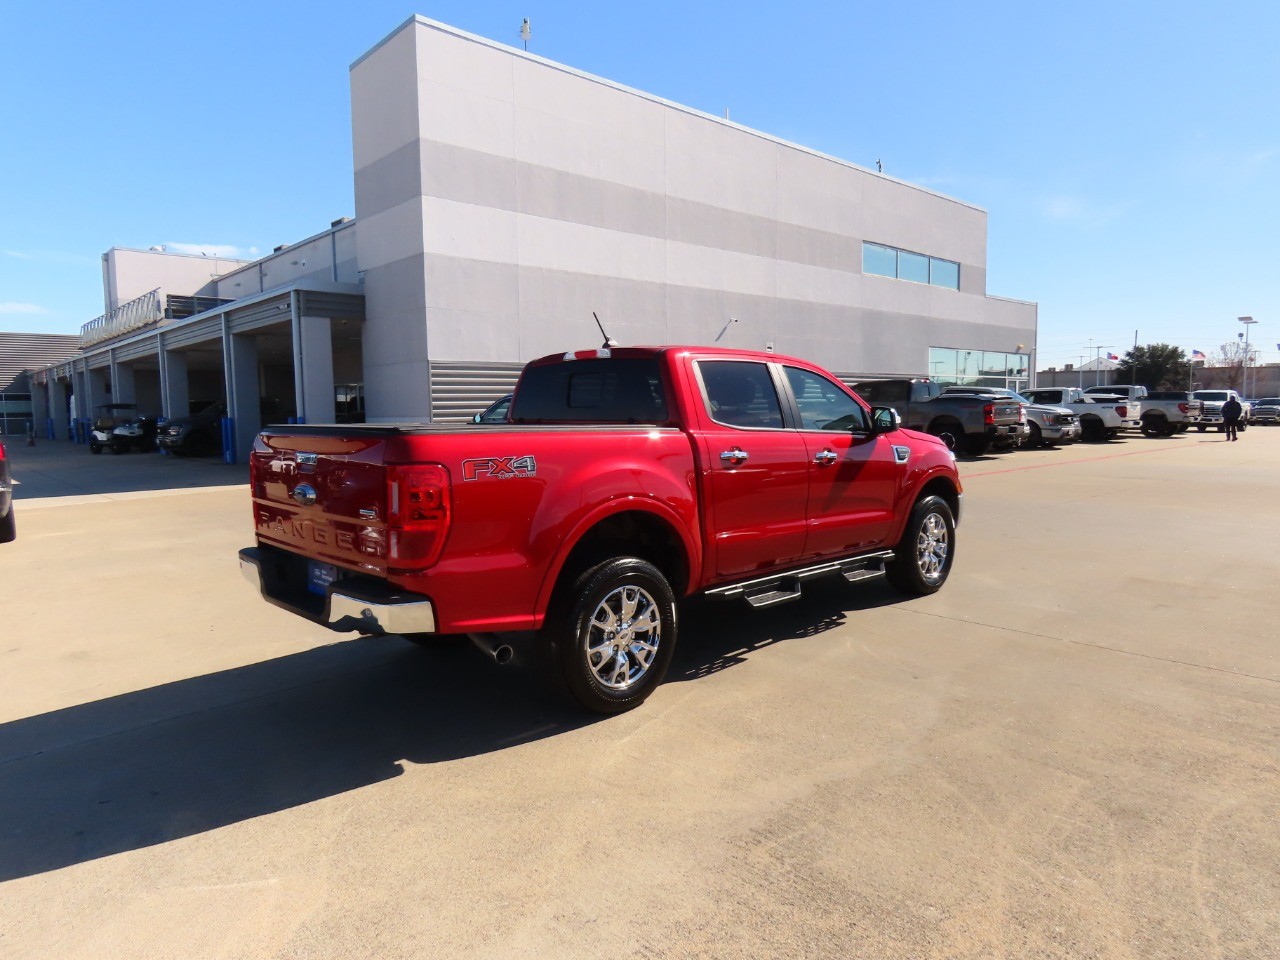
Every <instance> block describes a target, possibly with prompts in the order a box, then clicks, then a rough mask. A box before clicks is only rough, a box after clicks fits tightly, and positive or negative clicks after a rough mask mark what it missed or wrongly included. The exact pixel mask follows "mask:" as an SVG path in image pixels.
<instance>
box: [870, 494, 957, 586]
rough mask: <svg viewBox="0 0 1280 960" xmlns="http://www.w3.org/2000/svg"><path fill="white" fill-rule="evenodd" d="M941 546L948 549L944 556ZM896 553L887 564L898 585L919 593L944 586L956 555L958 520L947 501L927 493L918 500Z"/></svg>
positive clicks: (887, 571) (889, 574) (895, 584)
mask: <svg viewBox="0 0 1280 960" xmlns="http://www.w3.org/2000/svg"><path fill="white" fill-rule="evenodd" d="M939 546H941V548H942V550H943V551H944V556H942V557H941V558H939V557H938V552H939ZM894 553H895V556H894V558H893V559H892V560H890V561H889V562H888V563H887V564H885V574H886V575H887V576H888V578H889V582H890V583H891V584H893V586H894V587H896V588H897V589H899V590H901V591H902V592H903V593H909V594H911V595H913V596H917V597H923V596H927V595H929V594H931V593H937V592H938V591H939V590H941V589H942V585H943V584H944V583H946V582H947V576H948V575H949V574H950V573H951V565H952V563H953V562H955V557H956V521H955V518H954V517H953V516H952V514H951V507H950V506H949V505H948V503H947V501H945V500H943V499H942V497H925V498H924V499H923V500H920V501H919V502H917V503H916V505H915V506H914V507H912V508H911V516H910V518H909V519H908V520H907V526H906V529H905V530H903V531H902V539H901V540H899V541H898V545H897V546H896V547H895V548H894Z"/></svg>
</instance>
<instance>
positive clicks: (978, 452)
mask: <svg viewBox="0 0 1280 960" xmlns="http://www.w3.org/2000/svg"><path fill="white" fill-rule="evenodd" d="M961 448H962V449H963V451H964V453H965V454H967V455H968V456H970V457H980V456H982V455H983V454H984V453H986V452H987V451H988V450H990V449H991V441H990V440H988V439H987V438H986V437H969V438H968V439H967V440H965V441H964V443H963V444H962V445H961Z"/></svg>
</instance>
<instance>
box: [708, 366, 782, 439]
mask: <svg viewBox="0 0 1280 960" xmlns="http://www.w3.org/2000/svg"><path fill="white" fill-rule="evenodd" d="M698 375H699V376H700V377H701V378H702V387H703V397H704V399H705V402H706V405H707V413H708V414H709V415H710V417H711V419H712V420H714V421H715V422H716V423H723V424H725V425H726V426H730V427H758V428H764V429H771V430H781V429H782V428H783V420H782V405H781V404H780V403H779V402H778V392H777V390H775V389H774V386H773V377H772V376H771V375H770V373H769V368H768V367H767V366H766V365H765V364H763V363H759V362H757V361H753V360H703V361H701V362H699V363H698Z"/></svg>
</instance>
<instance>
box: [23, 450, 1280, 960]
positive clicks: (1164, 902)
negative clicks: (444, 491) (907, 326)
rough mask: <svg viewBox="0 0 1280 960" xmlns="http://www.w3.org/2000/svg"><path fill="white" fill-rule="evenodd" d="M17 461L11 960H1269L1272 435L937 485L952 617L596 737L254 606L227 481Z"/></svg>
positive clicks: (698, 637)
mask: <svg viewBox="0 0 1280 960" xmlns="http://www.w3.org/2000/svg"><path fill="white" fill-rule="evenodd" d="M10 452H11V458H12V462H13V470H14V474H15V476H16V478H17V480H18V481H19V486H18V488H17V497H18V499H17V502H16V509H17V518H18V540H17V542H15V543H14V544H11V545H7V546H4V547H0V578H2V582H3V584H4V590H5V602H4V607H3V611H4V615H3V630H2V636H3V643H2V644H0V665H2V666H3V669H0V955H3V956H5V957H13V958H42V960H45V958H62V957H86V958H88V957H92V958H101V957H112V958H113V960H118V958H133V957H138V958H144V957H145V958H160V957H166V958H167V957H173V958H184V960H189V958H196V957H198V958H242V957H280V958H285V957H287V958H301V957H324V958H330V957H332V958H363V957H368V958H380V960H386V958H398V957H429V958H436V957H442V958H444V957H448V958H454V957H457V958H532V957H547V958H555V960H562V958H596V957H603V956H609V957H615V958H630V957H634V958H657V957H680V958H684V957H696V958H713V957H716V958H718V957H734V958H740V957H761V958H774V957H780V958H792V957H794V958H827V957H831V958H835V957H841V958H843V957H867V958H924V957H938V958H942V957H947V958H952V957H957V958H959V957H963V958H970V957H972V958H978V957H984V958H985V957H1007V958H1028V957H1061V958H1082V957H1108V958H1110V957H1115V958H1143V960H1147V958H1166V957H1167V958H1179V960H1185V958H1192V957H1195V958H1200V957H1205V958H1209V957H1218V958H1271V957H1274V956H1276V949H1277V948H1276V944H1277V943H1280V828H1278V824H1277V811H1278V810H1280V803H1278V798H1280V775H1278V770H1277V767H1278V762H1277V761H1278V757H1277V732H1278V731H1277V726H1278V724H1277V720H1278V718H1280V709H1278V708H1280V652H1278V651H1280V642H1278V641H1280V592H1278V591H1277V586H1276V584H1277V581H1276V577H1277V574H1278V573H1280V567H1278V565H1277V560H1276V552H1275V544H1276V543H1277V542H1278V541H1280V509H1277V508H1276V502H1277V499H1278V497H1280V429H1277V428H1271V429H1258V428H1254V429H1251V430H1249V431H1248V432H1247V433H1246V434H1244V435H1243V439H1242V441H1241V442H1240V443H1234V444H1228V443H1224V442H1222V440H1221V436H1220V435H1219V434H1215V433H1210V434H1203V435H1201V434H1196V433H1190V434H1187V435H1184V436H1180V437H1175V438H1170V439H1162V440H1148V439H1144V438H1139V437H1135V438H1132V439H1126V440H1123V441H1119V442H1115V443H1110V444H1105V445H1077V446H1074V447H1072V448H1068V449H1062V450H1048V451H1018V452H1016V453H1014V454H1011V455H1003V456H994V457H984V458H982V459H980V460H976V461H968V462H962V464H961V471H962V475H963V477H964V481H965V485H966V490H965V494H966V496H965V512H964V517H963V522H962V524H961V527H960V530H959V537H958V554H957V560H956V565H955V568H954V572H953V574H952V577H951V580H950V582H949V583H948V584H947V586H946V587H945V588H944V589H943V590H942V591H941V592H940V593H939V594H937V595H935V596H933V597H927V598H920V599H912V600H903V599H900V598H899V597H898V596H897V595H895V594H894V593H892V592H891V591H890V590H888V588H887V587H885V586H883V585H879V584H876V583H872V584H870V585H868V584H861V585H848V584H837V583H831V584H826V585H822V586H820V587H817V588H814V589H812V590H810V592H809V593H808V595H807V596H806V598H805V599H804V600H803V601H801V602H799V603H796V604H791V605H788V606H785V607H781V608H777V609H774V610H770V611H764V612H751V611H749V610H748V609H747V608H746V607H738V606H710V605H697V604H695V605H692V606H690V608H689V609H688V610H687V611H686V612H685V620H684V624H683V630H682V640H681V643H682V647H681V650H680V651H679V652H678V653H677V659H676V663H675V665H674V666H673V669H672V672H671V675H670V676H669V678H668V681H667V683H666V684H665V685H664V686H663V687H662V688H661V689H659V690H658V691H657V693H655V695H654V696H653V697H652V698H651V699H650V700H649V701H648V703H646V704H645V705H644V706H643V707H641V708H640V709H639V710H637V711H635V712H632V713H630V714H626V715H624V716H621V717H616V718H610V719H596V718H585V717H583V716H581V715H579V714H577V713H575V712H573V711H571V710H569V709H566V708H564V707H561V706H560V705H559V704H557V703H556V702H555V701H553V700H550V699H548V697H547V696H546V695H544V694H543V692H542V691H541V689H540V688H539V687H538V686H537V685H536V683H534V682H533V680H532V678H531V677H528V676H526V675H524V674H522V673H520V672H518V671H504V670H502V669H500V668H498V667H496V666H494V665H492V664H491V663H488V662H486V661H485V660H484V659H483V658H482V657H481V656H480V655H479V654H478V653H476V651H474V650H473V649H472V648H470V646H469V645H467V646H463V647H449V648H445V649H437V650H429V651H424V650H420V649H418V648H416V647H412V646H410V645H409V644H407V643H405V642H403V641H400V640H397V639H381V640H379V639H347V638H344V637H342V636H339V635H337V634H332V633H329V632H328V631H325V630H322V629H320V628H316V627H312V626H311V625H309V624H307V623H305V622H303V621H301V620H299V619H297V618H294V617H292V616H290V615H288V614H285V613H283V612H281V611H278V610H276V609H275V608H272V607H270V606H268V605H266V604H264V603H262V602H261V601H260V600H259V599H257V598H256V596H255V595H254V594H253V592H252V591H251V589H250V588H249V586H248V585H247V584H246V583H245V582H244V581H243V580H242V579H241V577H240V575H239V572H238V570H237V565H236V560H235V557H236V550H237V549H238V548H239V547H241V546H244V545H246V544H248V543H249V542H250V537H251V528H250V523H249V511H248V506H247V489H246V487H245V486H244V479H245V477H244V470H243V468H240V467H228V466H226V465H223V464H220V463H217V462H210V461H181V460H178V459H176V458H160V457H157V456H149V455H148V456H144V455H139V454H130V455H126V456H123V457H98V458H90V455H89V453H88V450H87V448H84V447H73V446H71V445H69V444H65V443H47V442H46V443H42V444H41V445H40V446H38V447H36V448H26V447H22V446H16V447H13V448H11V451H10Z"/></svg>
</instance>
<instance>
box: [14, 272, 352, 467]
mask: <svg viewBox="0 0 1280 960" xmlns="http://www.w3.org/2000/svg"><path fill="white" fill-rule="evenodd" d="M363 323H364V294H363V292H362V291H361V288H360V287H359V286H357V285H351V284H341V283H333V284H318V283H316V282H315V281H314V280H312V281H304V282H299V283H295V284H290V285H287V286H283V287H278V288H275V289H272V290H268V291H265V292H263V293H260V294H256V295H252V296H249V297H245V298H243V299H240V300H235V301H231V302H228V303H220V304H218V305H216V306H214V307H212V308H210V309H207V310H204V311H202V312H200V313H197V314H195V315H193V316H189V317H185V318H183V319H181V320H169V321H166V320H164V319H157V320H156V321H154V322H151V323H148V324H146V325H145V326H144V327H142V328H141V329H136V330H133V331H130V332H127V333H123V334H121V335H120V336H117V337H114V338H111V339H109V340H106V341H103V342H100V343H95V344H92V345H86V346H85V347H84V348H83V352H82V354H81V355H80V356H78V357H76V358H75V359H74V360H71V361H68V362H67V363H65V364H60V365H57V366H54V367H50V368H47V369H45V370H42V371H39V372H38V373H37V374H36V375H35V380H36V384H37V386H36V388H35V390H34V395H35V396H38V397H40V398H41V401H42V402H40V403H39V404H38V408H39V407H43V408H44V410H43V411H41V410H40V409H37V411H36V413H37V417H40V415H41V413H42V412H43V416H44V418H47V421H48V423H49V424H50V433H51V436H54V437H58V438H65V437H67V436H68V435H72V436H73V438H74V433H75V429H76V425H75V424H74V422H70V421H69V419H68V417H69V415H70V409H69V407H70V404H69V398H70V397H77V398H82V400H83V402H81V401H80V400H77V401H76V402H75V404H74V408H75V409H74V419H78V420H81V421H83V420H86V419H88V418H91V417H92V416H93V410H94V408H95V407H96V406H98V405H99V404H102V403H106V402H112V403H136V404H138V408H139V412H140V413H159V414H161V415H162V416H164V417H165V418H167V419H175V418H178V417H185V416H187V415H188V414H190V413H192V412H193V411H194V410H195V409H199V408H202V407H204V406H207V405H208V404H210V403H224V404H225V405H226V411H227V417H228V418H229V419H230V427H229V429H230V430H231V432H232V437H233V443H232V446H231V449H230V450H229V451H224V453H225V454H226V455H227V458H228V459H229V460H233V461H235V460H243V459H244V458H245V457H246V456H247V454H248V452H249V449H250V448H251V447H252V445H253V438H254V436H255V435H256V434H257V432H258V431H259V430H260V429H261V428H262V426H263V425H264V423H267V422H283V421H286V420H297V421H300V422H307V421H310V422H313V423H316V422H320V423H323V422H332V421H333V420H334V419H335V413H336V411H335V384H350V383H353V382H358V381H361V380H362V379H363V375H362V372H361V370H362V358H361V333H362V329H363ZM64 412H65V415H64Z"/></svg>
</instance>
